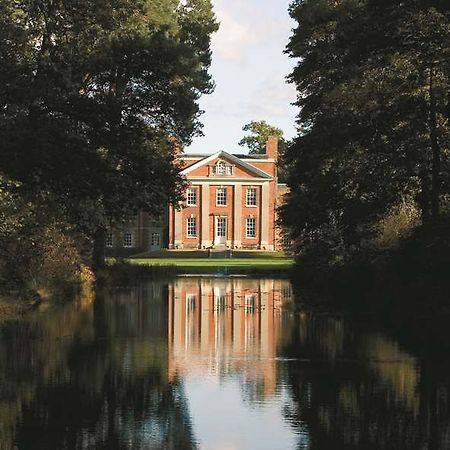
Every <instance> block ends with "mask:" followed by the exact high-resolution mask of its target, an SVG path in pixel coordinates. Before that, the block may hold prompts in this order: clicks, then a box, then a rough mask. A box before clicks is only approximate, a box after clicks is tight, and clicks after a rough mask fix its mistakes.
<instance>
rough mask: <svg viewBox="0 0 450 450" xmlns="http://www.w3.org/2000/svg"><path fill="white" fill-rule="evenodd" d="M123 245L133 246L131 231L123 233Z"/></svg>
mask: <svg viewBox="0 0 450 450" xmlns="http://www.w3.org/2000/svg"><path fill="white" fill-rule="evenodd" d="M123 246H124V247H125V248H132V247H133V246H134V239H133V233H132V232H131V231H126V232H125V233H123Z"/></svg>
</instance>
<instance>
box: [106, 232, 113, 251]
mask: <svg viewBox="0 0 450 450" xmlns="http://www.w3.org/2000/svg"><path fill="white" fill-rule="evenodd" d="M105 245H106V247H107V248H113V247H114V234H113V233H112V231H108V232H107V233H106V239H105Z"/></svg>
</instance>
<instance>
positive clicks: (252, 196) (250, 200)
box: [245, 188, 256, 206]
mask: <svg viewBox="0 0 450 450" xmlns="http://www.w3.org/2000/svg"><path fill="white" fill-rule="evenodd" d="M245 204H246V206H256V189H255V188H248V189H247V195H246V200H245Z"/></svg>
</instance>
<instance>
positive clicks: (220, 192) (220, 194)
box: [216, 188, 227, 206]
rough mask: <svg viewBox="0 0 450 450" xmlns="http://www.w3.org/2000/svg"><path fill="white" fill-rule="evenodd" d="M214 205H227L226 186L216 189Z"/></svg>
mask: <svg viewBox="0 0 450 450" xmlns="http://www.w3.org/2000/svg"><path fill="white" fill-rule="evenodd" d="M216 206H227V188H218V189H217V191H216Z"/></svg>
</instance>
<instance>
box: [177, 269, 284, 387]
mask: <svg viewBox="0 0 450 450" xmlns="http://www.w3.org/2000/svg"><path fill="white" fill-rule="evenodd" d="M290 297H291V290H290V283H289V282H288V281H286V280H249V279H246V278H226V279H225V278H224V279H219V278H182V279H178V280H177V281H175V282H174V283H173V284H172V285H170V286H169V376H170V377H171V378H174V377H175V376H176V375H177V373H178V372H183V373H185V372H193V371H198V372H202V373H205V375H206V374H216V375H230V374H234V373H239V374H240V375H241V376H243V377H244V378H245V379H248V381H252V382H256V384H258V392H264V394H265V395H268V394H271V393H272V392H273V391H274V389H275V381H276V369H275V367H276V366H275V360H274V358H275V357H276V346H277V343H278V341H279V339H280V337H281V336H280V334H281V333H280V321H281V315H280V314H278V312H279V308H280V307H281V305H282V303H283V302H284V301H286V300H289V299H290ZM253 384H254V383H253ZM260 388H262V391H261V389H260Z"/></svg>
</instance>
